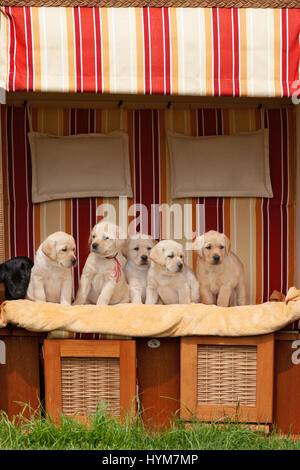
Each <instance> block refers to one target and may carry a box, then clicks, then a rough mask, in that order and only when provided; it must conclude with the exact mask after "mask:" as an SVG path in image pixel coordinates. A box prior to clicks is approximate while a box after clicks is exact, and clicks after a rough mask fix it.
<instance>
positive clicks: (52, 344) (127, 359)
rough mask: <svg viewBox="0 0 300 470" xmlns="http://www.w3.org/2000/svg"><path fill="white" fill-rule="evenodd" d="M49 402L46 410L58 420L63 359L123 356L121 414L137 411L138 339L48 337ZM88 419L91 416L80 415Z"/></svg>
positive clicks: (130, 413) (47, 394) (46, 370)
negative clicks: (49, 338) (65, 338)
mask: <svg viewBox="0 0 300 470" xmlns="http://www.w3.org/2000/svg"><path fill="white" fill-rule="evenodd" d="M44 351H45V404H46V413H47V414H48V415H50V416H51V418H52V419H54V420H58V419H59V416H60V414H61V412H62V396H61V394H62V390H61V389H62V387H61V358H62V357H69V358H70V357H76V358H80V357H82V358H88V357H91V358H96V357H102V358H103V357H110V358H116V357H119V358H120V416H121V418H122V417H124V416H127V415H131V416H132V415H134V414H135V411H136V400H135V397H136V350H135V341H129V340H128V341H127V340H120V341H119V340H111V341H110V340H104V341H103V340H45V341H44ZM77 419H78V420H79V421H81V422H87V421H88V417H87V416H77Z"/></svg>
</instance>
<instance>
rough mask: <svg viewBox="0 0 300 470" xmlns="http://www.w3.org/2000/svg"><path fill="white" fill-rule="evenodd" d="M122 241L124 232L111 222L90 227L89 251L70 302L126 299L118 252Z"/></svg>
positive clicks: (127, 296)
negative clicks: (73, 299)
mask: <svg viewBox="0 0 300 470" xmlns="http://www.w3.org/2000/svg"><path fill="white" fill-rule="evenodd" d="M125 242H126V237H125V234H124V233H123V232H122V231H121V229H120V228H119V227H118V226H116V225H114V224H112V223H110V222H100V223H98V224H96V225H95V226H94V227H93V229H92V231H91V234H90V238H89V245H90V249H91V252H90V254H89V255H88V257H87V260H86V262H85V265H84V268H83V270H82V275H81V279H80V282H79V287H78V292H77V295H76V299H75V302H74V304H73V305H84V304H96V305H114V304H118V303H127V302H129V300H130V296H129V286H128V284H127V281H126V277H125V273H124V264H125V263H124V258H123V255H122V251H121V250H122V248H123V245H124V243H125Z"/></svg>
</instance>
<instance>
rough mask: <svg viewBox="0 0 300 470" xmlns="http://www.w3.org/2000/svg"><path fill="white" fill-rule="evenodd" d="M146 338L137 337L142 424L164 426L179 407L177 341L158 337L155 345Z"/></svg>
mask: <svg viewBox="0 0 300 470" xmlns="http://www.w3.org/2000/svg"><path fill="white" fill-rule="evenodd" d="M149 340H150V338H147V339H144V338H143V339H137V340H136V343H137V378H138V391H139V400H140V405H141V410H142V412H143V413H142V416H143V420H144V423H145V425H146V426H149V427H152V426H154V427H165V426H169V425H170V423H171V420H172V419H173V418H174V415H175V413H176V412H177V411H178V410H179V408H180V403H179V400H180V394H179V362H180V340H179V339H178V338H159V340H155V341H159V347H158V348H151V347H149V345H148V342H149ZM150 341H151V340H150ZM150 344H151V343H150Z"/></svg>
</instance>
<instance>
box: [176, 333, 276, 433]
mask: <svg viewBox="0 0 300 470" xmlns="http://www.w3.org/2000/svg"><path fill="white" fill-rule="evenodd" d="M198 345H227V346H232V345H234V346H237V345H244V346H246V345H247V346H256V347H257V370H256V404H255V406H246V405H241V406H239V405H238V403H237V405H236V406H229V405H225V404H224V405H223V404H221V405H220V404H215V405H212V404H201V405H197V398H196V397H197V346H198ZM273 381H274V334H269V335H262V336H250V337H215V336H206V337H186V338H181V363H180V402H181V405H180V413H181V417H182V418H183V419H185V420H191V419H193V418H194V417H197V418H198V419H200V420H201V421H215V420H220V419H222V418H225V417H226V419H227V420H228V419H230V420H232V421H239V422H248V423H261V424H267V423H272V419H273ZM231 418H232V419H231Z"/></svg>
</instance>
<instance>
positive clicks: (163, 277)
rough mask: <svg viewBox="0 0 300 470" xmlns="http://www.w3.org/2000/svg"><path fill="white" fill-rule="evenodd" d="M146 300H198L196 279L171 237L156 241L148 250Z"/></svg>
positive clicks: (181, 302)
mask: <svg viewBox="0 0 300 470" xmlns="http://www.w3.org/2000/svg"><path fill="white" fill-rule="evenodd" d="M150 259H151V265H150V268H149V271H148V279H147V291H146V304H156V303H157V301H158V299H159V298H160V299H161V300H162V302H163V303H164V304H178V303H179V304H189V303H191V302H198V301H199V283H198V281H197V278H196V276H195V274H194V272H193V270H192V269H191V268H189V267H188V266H186V265H185V262H184V250H183V246H182V245H181V244H180V243H177V242H175V241H174V240H162V241H160V242H158V243H157V244H156V245H155V246H154V247H153V248H152V250H151V252H150Z"/></svg>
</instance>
